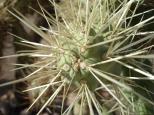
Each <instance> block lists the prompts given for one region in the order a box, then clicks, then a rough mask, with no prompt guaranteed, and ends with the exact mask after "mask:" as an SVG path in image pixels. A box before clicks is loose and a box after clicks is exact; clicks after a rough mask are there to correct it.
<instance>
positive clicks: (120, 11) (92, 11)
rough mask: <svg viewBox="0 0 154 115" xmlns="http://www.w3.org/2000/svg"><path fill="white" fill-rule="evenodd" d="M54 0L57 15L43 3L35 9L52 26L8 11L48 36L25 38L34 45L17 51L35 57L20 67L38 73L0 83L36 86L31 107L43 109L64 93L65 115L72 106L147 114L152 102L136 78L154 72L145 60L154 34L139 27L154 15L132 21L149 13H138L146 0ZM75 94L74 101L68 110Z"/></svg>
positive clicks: (105, 113)
mask: <svg viewBox="0 0 154 115" xmlns="http://www.w3.org/2000/svg"><path fill="white" fill-rule="evenodd" d="M49 1H50V0H49ZM50 2H51V5H53V6H54V8H55V17H54V16H52V15H50V14H49V13H48V12H47V11H46V10H45V9H44V8H43V7H42V6H41V4H39V5H40V8H41V10H42V13H41V12H37V11H36V12H37V13H39V14H40V15H41V16H43V17H44V18H45V19H46V21H47V23H48V28H45V27H37V26H36V25H34V24H32V23H31V22H30V21H29V20H28V19H27V18H26V17H24V16H23V15H22V14H21V13H20V12H18V11H16V10H15V13H16V14H15V13H13V12H11V11H9V12H10V13H11V14H12V15H14V16H15V17H16V18H18V19H19V20H20V21H21V22H22V23H24V24H25V25H27V26H28V27H29V28H30V29H32V30H33V31H34V32H36V33H37V34H38V35H40V36H41V37H42V39H43V40H42V43H34V42H30V41H27V40H21V43H22V44H24V45H27V46H29V47H32V48H34V50H30V51H23V52H21V53H20V54H17V55H16V56H24V55H26V56H30V57H36V60H35V62H34V63H33V64H29V65H25V64H20V65H22V67H21V68H30V69H33V72H32V73H30V74H29V75H28V76H26V77H25V78H23V79H19V80H16V81H12V82H10V83H5V84H2V85H0V86H4V85H9V84H12V83H18V82H21V81H25V80H27V81H28V82H29V88H28V89H27V90H26V91H31V93H32V95H31V96H32V98H34V100H33V102H32V104H31V106H30V107H29V109H31V107H33V106H35V105H36V104H37V105H38V106H39V107H40V110H39V111H38V114H40V113H41V112H42V111H43V110H44V108H45V107H46V106H52V103H53V102H54V100H55V99H56V98H57V97H59V96H62V103H61V114H63V115H70V114H71V112H72V111H74V113H76V114H77V115H83V114H86V115H95V114H98V115H112V114H113V113H115V114H116V115H136V113H138V115H142V114H143V115H144V112H145V113H146V110H145V109H146V108H145V106H144V101H146V102H149V103H150V104H153V102H152V101H150V100H149V99H147V98H146V97H144V96H142V94H140V93H138V92H137V91H135V90H134V88H133V87H132V86H134V85H136V86H137V84H135V81H134V79H135V80H153V79H154V75H153V74H152V73H150V71H147V70H145V67H146V66H148V67H149V66H150V65H147V63H144V62H145V61H147V60H148V59H151V58H153V55H152V54H150V49H151V48H152V47H153V46H150V45H148V43H149V42H150V41H151V40H152V39H153V36H154V34H147V35H144V36H142V35H141V34H142V33H141V32H140V31H139V30H140V29H141V28H143V27H144V25H145V24H147V23H148V22H150V21H152V20H153V19H154V17H151V18H148V19H145V20H142V19H141V21H140V22H139V23H137V24H135V25H133V26H132V25H131V21H132V20H133V18H134V17H136V16H138V15H143V14H144V13H146V12H143V13H141V14H135V10H136V9H137V7H138V5H139V4H140V2H142V1H140V0H76V1H73V0H66V1H62V3H60V4H56V3H55V2H54V1H50ZM132 5H135V8H134V9H133V10H131V9H130V8H131V6H132ZM147 12H148V11H147ZM137 36H139V37H137ZM21 68H17V69H21ZM150 68H151V67H150ZM71 94H73V95H74V97H73V101H71V102H70V103H69V105H68V108H66V109H64V103H68V102H67V100H68V98H69V95H71ZM141 99H142V100H141ZM140 103H142V106H140V105H139V104H140ZM77 108H78V109H77Z"/></svg>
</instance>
